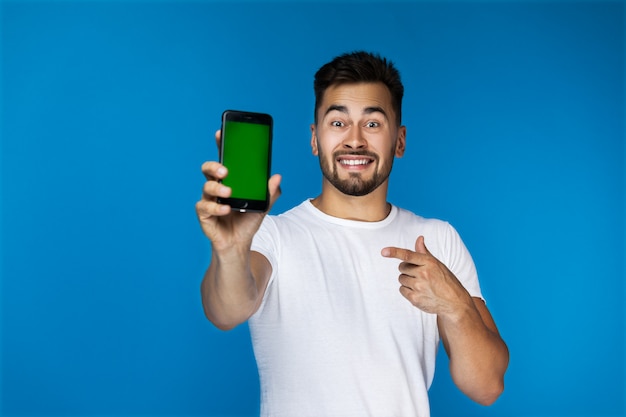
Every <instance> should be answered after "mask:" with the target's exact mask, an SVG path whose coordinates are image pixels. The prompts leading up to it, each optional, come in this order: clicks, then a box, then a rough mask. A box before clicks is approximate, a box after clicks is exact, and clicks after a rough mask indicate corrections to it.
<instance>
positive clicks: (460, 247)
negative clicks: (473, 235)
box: [442, 223, 483, 299]
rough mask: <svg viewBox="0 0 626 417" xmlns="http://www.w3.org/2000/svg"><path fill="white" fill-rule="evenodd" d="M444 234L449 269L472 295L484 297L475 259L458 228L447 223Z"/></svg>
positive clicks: (446, 262) (445, 261) (446, 261)
mask: <svg viewBox="0 0 626 417" xmlns="http://www.w3.org/2000/svg"><path fill="white" fill-rule="evenodd" d="M446 226H447V227H446V231H445V234H444V241H443V245H444V251H443V253H444V254H445V257H446V259H445V260H442V261H443V262H444V263H445V264H446V266H447V267H448V269H450V271H452V273H453V274H454V275H455V276H456V277H457V279H458V280H459V281H460V282H461V284H463V286H464V287H465V289H466V290H467V291H468V292H469V293H470V295H471V296H472V297H478V298H481V299H482V298H483V296H482V292H481V290H480V283H479V282H478V273H477V272H476V266H475V264H474V260H473V259H472V256H471V255H470V253H469V251H468V250H467V247H466V246H465V244H464V243H463V240H462V239H461V236H460V235H459V233H458V232H457V231H456V229H455V228H454V227H453V226H452V225H450V224H449V223H446Z"/></svg>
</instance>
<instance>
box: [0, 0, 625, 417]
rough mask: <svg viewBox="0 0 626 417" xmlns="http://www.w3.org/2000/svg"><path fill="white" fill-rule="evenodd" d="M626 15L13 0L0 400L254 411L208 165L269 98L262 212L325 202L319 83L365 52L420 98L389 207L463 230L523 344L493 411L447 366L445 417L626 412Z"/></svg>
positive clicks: (95, 408)
mask: <svg viewBox="0 0 626 417" xmlns="http://www.w3.org/2000/svg"><path fill="white" fill-rule="evenodd" d="M624 6H625V5H624V3H623V2H621V1H612V2H600V1H577V2H566V1H555V2H549V1H548V2H535V1H527V2H507V1H504V2H471V1H457V2H432V1H424V2H421V1H402V2H397V3H392V2H356V1H344V2H333V1H320V2H273V3H264V2H248V3H244V2H226V1H224V2H211V1H189V2H174V1H134V2H123V1H43V2H34V1H26V2H24V1H4V2H3V3H2V4H1V9H0V13H1V14H0V18H1V21H0V22H1V30H2V44H1V47H2V50H1V52H2V67H1V71H2V73H1V75H2V91H1V93H2V130H1V132H2V142H1V149H0V151H1V155H2V159H1V175H2V177H1V179H2V200H1V210H2V211H1V214H2V223H1V227H2V230H1V236H2V241H1V245H2V247H1V250H2V261H1V262H2V263H1V268H2V269H1V271H2V272H1V273H2V276H1V281H0V291H1V296H2V298H1V306H2V322H1V326H2V327H1V340H0V342H1V344H2V356H1V360H2V363H1V376H2V407H1V409H0V414H2V415H5V416H25V415H37V416H52V415H64V416H66V415H75V416H87V415H109V416H118V415H119V416H139V415H141V416H147V415H153V416H157V415H171V416H186V415H188V416H191V415H204V416H234V415H241V416H253V415H255V414H256V413H257V412H258V382H257V375H256V368H255V364H254V358H253V356H252V352H251V348H250V343H249V338H248V334H247V328H246V326H245V325H244V326H241V327H240V328H237V329H235V330H233V331H232V332H228V333H223V332H220V331H218V330H216V329H214V328H213V327H211V325H210V324H209V323H208V322H207V321H206V320H205V319H204V317H203V313H202V309H201V304H200V298H199V284H200V279H201V276H202V273H203V271H204V268H205V267H206V265H207V262H208V259H209V250H210V247H209V244H208V242H207V241H206V239H205V238H204V237H203V236H202V234H201V232H200V230H199V227H198V225H197V221H196V218H195V212H194V203H195V201H196V200H197V199H198V198H199V196H200V191H201V187H202V183H203V178H202V175H201V173H200V165H201V163H202V162H203V161H204V160H207V159H216V158H217V152H216V149H215V144H214V141H213V134H214V131H215V130H216V129H218V128H219V118H220V114H221V112H222V110H224V109H226V108H238V109H248V110H258V111H265V112H269V113H271V114H273V115H274V118H275V124H276V126H275V148H274V149H275V152H274V158H275V160H274V171H275V172H280V173H282V174H283V176H284V182H283V191H284V194H283V196H282V197H281V199H280V200H279V202H278V203H277V204H276V206H275V208H274V211H275V212H279V211H283V210H285V209H287V208H289V207H291V206H293V205H295V204H297V203H299V202H300V201H302V200H303V199H305V198H307V197H313V196H315V195H316V194H317V193H318V192H319V189H320V175H319V173H318V166H317V160H316V159H315V158H314V157H313V156H311V153H310V149H309V127H308V126H309V123H310V122H311V120H312V107H313V94H312V76H313V73H314V71H315V70H316V69H317V68H318V67H319V66H320V65H321V64H323V63H324V62H326V61H327V60H329V59H331V58H332V57H334V56H335V55H337V54H339V53H342V52H345V51H349V50H354V49H368V50H373V51H377V52H380V53H382V54H384V55H386V56H389V57H390V58H392V59H393V60H394V61H395V62H396V63H397V65H398V67H399V68H400V70H401V72H402V74H403V79H404V82H405V86H406V99H405V107H404V122H405V124H406V125H407V127H408V137H407V140H408V146H407V148H408V149H407V155H406V156H405V157H404V158H402V159H400V160H398V161H397V163H396V165H395V166H394V172H393V174H392V186H391V195H390V199H391V201H393V202H394V203H396V204H398V205H401V206H404V207H406V208H409V209H412V210H413V211H416V212H418V213H420V214H423V215H425V216H432V217H439V218H443V219H446V220H448V221H450V222H451V223H453V224H454V225H455V226H456V227H457V229H458V230H459V231H460V232H461V235H462V236H463V238H464V239H465V241H466V243H467V245H468V246H469V248H470V250H471V251H472V253H473V255H474V258H475V261H476V263H477V266H478V270H479V274H480V277H481V282H482V285H483V289H484V293H485V295H486V297H487V301H488V304H489V306H490V308H491V310H492V312H493V314H494V316H495V318H496V320H497V322H498V324H499V327H500V329H501V332H502V334H503V336H504V338H505V339H506V341H507V342H508V344H509V347H510V350H511V366H510V369H509V373H508V374H507V381H506V382H507V390H506V392H505V394H504V395H503V396H502V397H501V399H500V400H499V401H498V402H497V403H496V404H495V405H494V406H493V407H491V408H484V407H480V406H478V405H475V404H472V403H470V402H469V401H468V400H466V399H465V398H464V397H462V395H461V394H459V393H458V392H457V391H456V390H455V389H454V388H453V387H452V386H451V383H450V380H449V377H448V374H447V370H446V369H445V365H446V359H445V357H444V356H442V357H441V358H440V362H441V363H440V368H439V373H438V374H437V377H436V379H435V383H434V386H433V388H432V390H431V393H432V400H433V416H434V417H444V416H450V417H458V416H463V417H467V416H498V417H503V416H507V417H522V416H524V417H529V416H544V417H546V416H560V417H569V416H623V415H624V414H625V403H624V389H625V387H624V376H625V373H624V370H625V367H624V341H625V338H624V313H625V311H624V296H625V289H624V278H625V273H624V267H625V263H624V253H625V247H624V242H625V228H624V227H625V225H624V217H625V207H624V194H625V193H624V190H625V172H624V162H625V150H624V132H625V131H624V115H625V112H624V110H625V109H624V94H625V87H624V73H625V71H624V70H625V68H624V52H625V51H624V21H625V12H624Z"/></svg>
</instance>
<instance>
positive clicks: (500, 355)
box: [437, 297, 509, 405]
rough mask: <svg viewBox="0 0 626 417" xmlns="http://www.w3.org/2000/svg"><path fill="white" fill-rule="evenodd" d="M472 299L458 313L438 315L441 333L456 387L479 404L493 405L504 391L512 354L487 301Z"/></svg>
mask: <svg viewBox="0 0 626 417" xmlns="http://www.w3.org/2000/svg"><path fill="white" fill-rule="evenodd" d="M470 299H471V301H470V302H467V303H466V304H465V305H463V306H460V307H459V308H458V309H457V310H456V312H455V313H453V314H449V315H439V316H438V318H437V320H438V325H439V333H440V334H441V339H442V341H443V345H444V347H445V349H446V352H447V353H448V356H449V358H450V374H451V375H452V380H453V381H454V383H455V384H456V386H457V387H459V389H460V390H461V391H462V392H463V393H465V394H466V395H467V396H468V397H470V398H471V399H472V400H474V401H476V402H477V403H479V404H482V405H490V404H492V403H494V402H495V401H496V400H497V399H498V397H499V396H500V394H501V393H502V392H503V391H504V373H505V372H506V369H507V366H508V363H509V351H508V348H507V346H506V344H505V343H504V341H503V340H502V338H501V337H500V334H499V333H498V330H497V328H496V325H495V322H494V320H493V318H492V317H491V314H490V313H489V310H488V309H487V306H486V305H485V303H484V302H483V300H481V299H479V298H471V297H470Z"/></svg>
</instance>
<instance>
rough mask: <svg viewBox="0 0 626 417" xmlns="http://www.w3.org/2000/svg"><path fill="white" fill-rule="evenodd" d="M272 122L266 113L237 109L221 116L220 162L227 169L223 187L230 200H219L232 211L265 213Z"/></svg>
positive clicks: (267, 198) (267, 201)
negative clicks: (226, 190)
mask: <svg viewBox="0 0 626 417" xmlns="http://www.w3.org/2000/svg"><path fill="white" fill-rule="evenodd" d="M272 130H273V120H272V117H271V116H270V115H269V114H265V113H255V112H247V111H238V110H226V111H225V112H224V113H222V128H221V131H222V140H221V142H220V162H221V163H222V164H223V165H224V166H225V167H226V168H227V169H228V175H227V176H226V178H224V179H223V180H222V184H224V185H227V186H228V187H230V188H231V189H232V194H231V196H230V198H218V200H217V201H218V202H219V203H221V204H228V205H230V206H231V208H232V210H235V211H240V212H246V211H252V212H264V211H267V209H268V207H269V189H268V188H267V181H268V180H269V177H270V168H271V155H272Z"/></svg>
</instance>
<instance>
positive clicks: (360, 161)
mask: <svg viewBox="0 0 626 417" xmlns="http://www.w3.org/2000/svg"><path fill="white" fill-rule="evenodd" d="M339 163H340V164H341V165H347V166H357V165H367V164H370V163H372V160H371V159H339Z"/></svg>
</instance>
